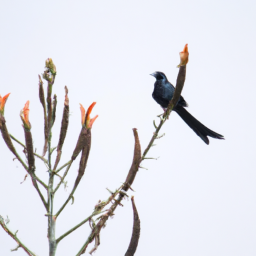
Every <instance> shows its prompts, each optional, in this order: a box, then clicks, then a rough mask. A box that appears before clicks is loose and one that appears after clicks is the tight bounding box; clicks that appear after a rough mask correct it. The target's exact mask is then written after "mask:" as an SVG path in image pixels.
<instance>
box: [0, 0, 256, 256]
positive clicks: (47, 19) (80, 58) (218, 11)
mask: <svg viewBox="0 0 256 256" xmlns="http://www.w3.org/2000/svg"><path fill="white" fill-rule="evenodd" d="M0 9H1V10H0V27H1V29H0V32H1V40H0V45H1V50H0V72H1V83H0V94H1V95H2V96H4V95H5V94H7V93H9V92H11V95H10V97H9V99H8V102H7V104H6V108H5V117H6V120H7V127H8V129H9V132H10V133H11V134H13V135H15V136H16V137H17V138H19V139H20V140H21V141H23V142H24V134H23V129H22V127H21V120H20V117H19V112H20V110H21V109H22V108H23V106H24V104H25V102H26V101H27V100H30V122H31V124H32V133H33V140H34V145H35V147H36V148H37V152H39V153H41V152H42V148H43V138H44V135H43V111H42V107H41V104H40V102H39V99H38V74H40V73H42V72H43V71H44V62H45V60H46V59H47V58H48V57H51V58H52V59H53V61H54V63H55V64H56V67H57V77H56V83H55V85H54V88H53V93H56V94H57V95H58V109H57V119H56V122H55V126H54V128H53V146H56V145H57V142H58V136H59V129H60V122H61V116H62V111H63V102H64V86H65V85H67V86H68V88H69V98H70V112H71V116H70V125H69V128H68V134H67V139H66V141H65V144H64V147H63V155H62V159H61V163H60V165H62V164H64V163H65V162H67V161H68V160H69V159H70V155H71V153H72V151H73V149H74V147H75V144H76V141H77V138H78V134H79V132H80V129H81V124H80V110H79V103H82V104H83V105H84V107H85V108H87V107H88V106H89V105H90V104H91V103H92V102H93V101H96V102H97V104H96V106H95V108H94V109H93V112H92V117H93V116H94V115H96V114H98V115H99V118H98V119H97V120H96V121H95V123H94V126H93V129H92V148H91V153H90V158H89V161H88V165H87V169H86V172H85V175H84V177H83V179H82V181H81V183H80V186H79V188H78V189H77V191H76V193H75V203H74V205H72V206H71V204H70V203H69V205H68V206H67V207H66V209H65V211H64V212H63V213H61V215H60V216H59V218H58V221H57V227H56V237H58V236H60V235H61V234H63V233H64V232H66V231H67V230H68V229H70V228H71V227H73V226H74V225H76V224H77V223H79V222H80V221H82V220H83V219H85V218H86V217H87V216H89V215H90V213H91V212H92V210H93V208H94V205H95V204H96V203H97V201H98V200H99V199H101V200H105V199H107V197H108V196H109V193H108V192H107V191H106V189H105V188H106V187H108V188H109V189H111V190H114V189H116V188H117V187H119V186H120V185H121V182H123V181H124V180H125V177H126V174H127V172H128V170H129V168H130V165H131V162H132V157H133V147H134V139H133V133H132V128H134V127H136V128H137V129H138V133H139V136H140V141H141V146H142V149H143V150H144V149H145V147H146V146H147V144H148V142H149V140H150V138H151V136H152V134H153V130H154V128H153V123H152V121H153V119H156V120H157V117H156V116H157V115H158V114H160V113H161V112H162V110H161V108H160V107H159V105H158V104H157V103H156V102H155V101H154V100H153V99H152V97H151V94H152V91H153V84H154V82H155V79H154V78H153V77H152V76H149V74H150V73H152V72H154V71H162V72H164V73H165V74H166V75H167V77H168V79H169V81H170V82H172V83H173V84H175V82H176V77H177V73H178V69H177V68H176V66H177V64H178V63H179V52H180V51H181V50H182V49H183V47H184V45H185V44H186V43H188V47H189V52H190V55H189V56H190V57H189V63H188V66H187V77H186V83H185V87H184V90H183V96H184V98H185V99H186V101H187V102H188V103H189V108H188V110H189V112H191V113H192V114H193V115H194V116H195V117H196V118H198V119H199V120H200V121H201V122H202V123H204V124H205V125H206V126H208V127H209V128H210V129H212V130H214V131H216V132H218V133H220V134H223V135H224V136H225V139H226V140H224V141H220V140H214V139H210V145H209V146H207V145H206V144H204V143H203V141H202V140H201V139H200V138H199V137H198V136H196V135H195V133H194V132H193V131H192V130H191V129H189V127H188V126H187V125H186V124H185V123H184V122H183V121H182V119H181V118H180V117H179V116H178V115H177V114H176V113H172V114H171V117H170V120H169V121H168V122H166V124H165V125H164V127H163V129H162V132H164V133H165V134H166V136H165V137H164V138H162V139H161V140H159V141H157V146H156V147H154V148H152V150H150V152H149V154H148V156H151V157H159V156H160V158H159V159H158V160H157V161H155V160H147V161H144V162H143V166H144V167H146V168H148V170H144V169H140V171H139V173H138V175H137V178H136V180H135V182H134V185H133V189H134V190H135V191H136V192H129V194H130V195H132V194H133V195H135V202H136V204H137V209H138V211H139V215H140V219H141V237H140V241H139V246H138V249H137V252H136V255H173V256H187V255H190V256H193V255H194V256H205V255H207V256H215V255H218V256H227V255H231V256H238V255H239V256H252V255H256V246H255V239H256V232H255V228H256V221H255V220H256V218H255V216H256V207H255V198H256V189H255V186H256V175H255V155H256V151H255V142H256V138H255V131H256V122H255V93H256V89H255V75H254V72H255V57H256V56H255V43H256V40H255V3H254V1H246V0H245V1H227V0H226V1H219V0H216V1H199V0H197V1H160V0H158V1H155V0H154V1H150V0H148V1H133V0H130V1H120V0H119V1H111V0H109V1H41V2H39V1H2V2H1V8H0ZM45 88H46V83H45ZM15 146H16V148H17V149H18V150H19V152H20V154H21V155H22V157H24V155H23V153H22V151H21V147H20V146H19V145H17V144H15ZM12 159H13V155H12V154H11V152H10V151H9V150H8V149H7V147H6V145H5V144H4V142H3V140H2V138H1V139H0V163H1V168H0V175H1V176H0V215H2V216H3V217H4V218H6V216H7V215H8V216H9V219H10V223H9V224H8V227H9V228H10V229H11V230H12V231H16V230H19V232H18V237H19V238H20V239H21V240H22V241H23V242H24V243H25V244H26V245H27V246H28V247H29V248H30V249H31V250H32V251H33V252H35V253H36V254H37V255H47V254H48V241H47V237H46V235H47V218H46V217H45V216H44V214H45V213H46V212H45V209H44V207H43V205H42V203H41V201H40V199H39V197H38V195H37V193H36V191H35V190H34V188H33V186H32V183H31V180H30V179H27V180H26V182H24V183H23V184H22V185H21V184H20V182H21V181H22V180H23V178H24V176H25V174H26V173H25V171H24V170H23V168H22V166H21V165H20V163H19V162H18V161H17V160H15V161H13V160H12ZM36 163H37V166H38V167H37V170H36V173H37V175H38V176H40V177H42V179H43V180H44V181H45V182H47V177H48V174H47V172H46V169H45V167H44V165H42V164H41V163H40V162H39V160H36ZM78 163H79V158H78V159H77V161H76V162H75V163H74V165H73V167H72V169H71V171H70V173H69V175H68V177H67V178H68V184H69V187H68V190H67V191H66V192H65V190H64V188H63V186H62V187H61V188H60V189H59V193H58V194H57V196H56V200H55V211H57V210H58V209H59V207H60V206H61V205H62V204H63V202H64V200H65V199H66V197H67V196H68V192H70V191H71V189H72V186H73V182H74V180H75V178H76V175H77V169H78ZM55 180H56V181H57V180H58V178H56V179H55ZM131 209H132V208H131V203H130V201H124V207H123V208H121V207H119V208H118V209H117V211H116V215H115V217H114V218H113V219H110V220H109V221H108V223H107V226H106V228H105V229H103V230H102V232H101V245H100V247H99V249H98V250H97V252H96V253H95V255H98V256H101V255H103V256H105V255H114V256H115V255H124V254H125V252H126V249H127V247H128V245H129V241H130V237H131V231H132V221H133V220H132V218H133V215H132V210H131ZM88 234H89V226H88V224H85V225H84V226H82V227H81V228H80V229H79V230H77V231H75V232H74V233H72V234H71V235H70V236H68V237H67V238H65V239H64V240H62V242H61V243H60V244H59V246H58V250H57V255H68V256H69V255H71V256H72V255H76V253H77V252H78V251H79V249H80V248H81V247H82V244H83V243H84V242H85V240H86V239H87V236H88ZM0 245H1V249H0V254H1V255H4V256H5V255H6V256H7V255H16V256H19V255H26V254H25V252H24V251H23V250H22V249H19V250H18V252H13V253H11V252H10V249H13V248H14V247H16V243H15V242H14V240H13V239H12V238H11V237H9V236H8V235H7V234H6V233H5V232H4V231H3V230H2V229H0ZM92 246H93V244H91V245H90V247H89V249H88V250H87V252H86V255H88V252H89V250H90V249H91V248H92Z"/></svg>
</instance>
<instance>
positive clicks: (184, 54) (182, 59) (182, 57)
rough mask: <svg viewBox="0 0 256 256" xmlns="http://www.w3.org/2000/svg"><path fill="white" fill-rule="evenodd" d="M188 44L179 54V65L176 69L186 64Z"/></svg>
mask: <svg viewBox="0 0 256 256" xmlns="http://www.w3.org/2000/svg"><path fill="white" fill-rule="evenodd" d="M188 55H189V52H188V44H186V45H185V47H184V49H183V51H182V52H180V64H179V65H178V66H177V68H179V67H181V66H184V65H186V64H187V63H188Z"/></svg>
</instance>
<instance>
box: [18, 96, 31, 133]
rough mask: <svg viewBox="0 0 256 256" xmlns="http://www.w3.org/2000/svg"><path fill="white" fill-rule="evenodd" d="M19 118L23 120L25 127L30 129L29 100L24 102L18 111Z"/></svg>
mask: <svg viewBox="0 0 256 256" xmlns="http://www.w3.org/2000/svg"><path fill="white" fill-rule="evenodd" d="M20 117H21V120H22V121H23V124H24V126H25V128H28V129H30V128H31V125H30V122H29V100H28V101H27V102H26V104H25V106H24V108H23V109H22V110H21V112H20Z"/></svg>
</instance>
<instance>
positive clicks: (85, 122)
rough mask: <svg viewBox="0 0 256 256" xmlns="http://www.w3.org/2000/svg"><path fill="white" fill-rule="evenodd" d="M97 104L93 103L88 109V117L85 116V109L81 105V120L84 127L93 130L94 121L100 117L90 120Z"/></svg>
mask: <svg viewBox="0 0 256 256" xmlns="http://www.w3.org/2000/svg"><path fill="white" fill-rule="evenodd" d="M95 104H96V102H93V103H92V104H91V105H90V107H89V108H88V110H87V112H86V115H85V109H84V107H83V106H82V104H80V110H81V119H82V125H85V127H86V128H88V129H89V128H92V125H93V123H94V121H95V120H96V118H97V117H98V115H97V116H95V117H94V118H92V119H90V114H91V112H92V109H93V107H94V105H95Z"/></svg>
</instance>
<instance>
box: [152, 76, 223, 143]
mask: <svg viewBox="0 0 256 256" xmlns="http://www.w3.org/2000/svg"><path fill="white" fill-rule="evenodd" d="M151 75H152V76H154V77H155V78H156V82H155V85H154V86H155V88H154V91H153V94H152V96H153V99H154V100H155V101H156V102H157V103H158V104H160V106H161V107H162V108H163V109H164V110H165V109H166V108H167V107H168V104H169V102H170V100H171V99H172V97H173V94H174V90H175V88H174V86H173V85H172V84H171V83H170V82H169V81H168V79H167V77H166V75H165V74H164V73H162V72H155V73H153V74H151ZM187 106H188V104H187V102H186V101H185V100H184V98H183V97H182V96H180V99H179V101H178V103H177V105H176V106H175V107H174V109H173V111H175V112H176V113H177V114H178V115H179V116H180V117H181V118H182V119H183V120H184V121H185V122H186V124H187V125H188V126H189V127H190V128H191V129H192V130H193V131H194V132H195V133H196V134H197V135H198V136H199V137H200V138H201V139H202V140H203V141H204V142H205V143H206V144H207V145H209V139H208V137H207V136H210V137H212V138H215V139H220V140H221V139H224V137H223V136H222V135H221V134H218V133H216V132H214V131H212V130H210V129H209V128H207V127H206V126H204V125H203V124H202V123H200V122H199V121H198V120H197V119H195V118H194V117H193V116H192V115H191V114H190V113H189V112H188V111H187V110H186V109H185V108H184V107H187Z"/></svg>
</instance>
